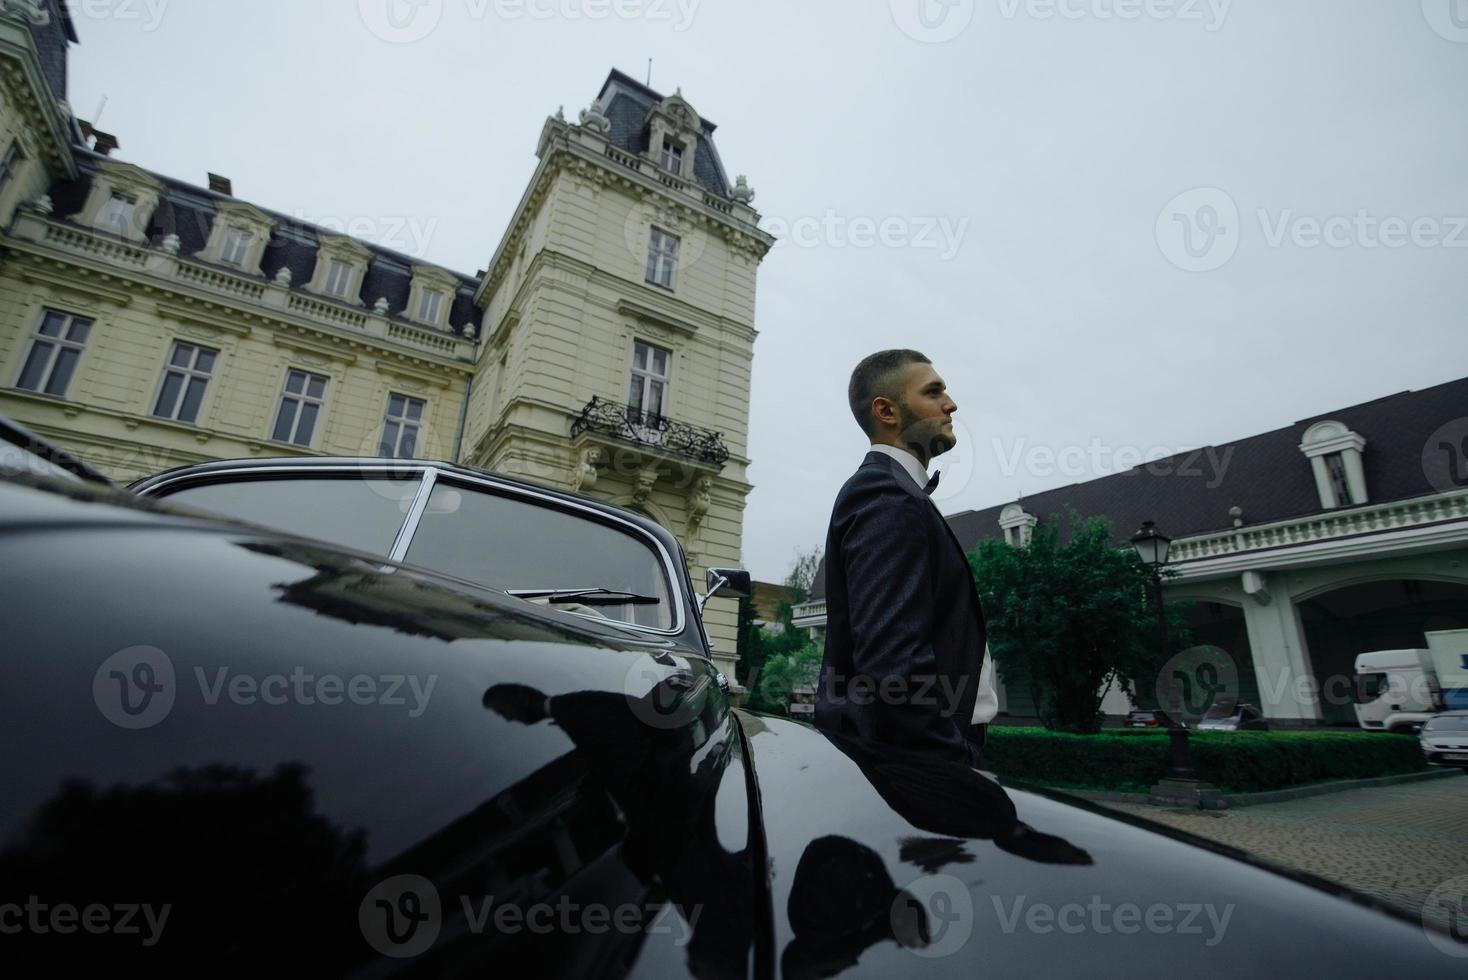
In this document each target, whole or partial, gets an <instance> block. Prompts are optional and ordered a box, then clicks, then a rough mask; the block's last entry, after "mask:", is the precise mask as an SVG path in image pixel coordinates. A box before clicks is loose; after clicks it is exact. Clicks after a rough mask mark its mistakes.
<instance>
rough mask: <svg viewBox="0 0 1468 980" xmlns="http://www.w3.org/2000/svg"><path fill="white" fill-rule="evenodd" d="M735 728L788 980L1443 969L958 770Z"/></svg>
mask: <svg viewBox="0 0 1468 980" xmlns="http://www.w3.org/2000/svg"><path fill="white" fill-rule="evenodd" d="M738 717H739V718H740V721H741V723H742V725H743V727H744V731H745V733H746V736H747V738H748V742H749V746H750V749H749V751H750V758H751V761H752V767H753V769H754V772H755V776H756V782H757V785H758V788H759V796H760V801H761V807H762V809H763V812H764V826H765V830H766V835H767V837H766V846H767V849H768V861H769V867H770V882H771V889H772V893H771V896H770V899H771V904H772V907H773V911H774V925H775V935H774V943H773V945H774V955H775V957H776V959H777V961H778V965H779V969H780V972H781V975H783V976H785V977H815V976H829V975H834V974H835V973H839V972H842V971H844V970H847V969H851V968H854V967H859V968H860V970H861V972H863V973H870V974H871V975H874V976H921V975H933V976H937V975H943V976H976V975H979V974H980V973H981V972H982V973H984V974H987V975H1026V976H1047V975H1069V974H1073V973H1075V972H1076V970H1077V969H1078V968H1080V967H1081V965H1082V964H1089V966H1088V967H1087V970H1088V971H1096V970H1097V969H1098V968H1099V970H1100V972H1103V973H1108V972H1109V973H1115V972H1118V971H1120V970H1121V969H1122V964H1125V969H1126V972H1128V973H1131V974H1136V975H1147V974H1149V973H1158V974H1160V973H1162V972H1164V971H1168V972H1171V971H1175V970H1177V969H1179V968H1184V969H1187V970H1188V971H1189V972H1191V973H1200V972H1201V974H1202V975H1210V976H1211V975H1223V974H1225V973H1228V974H1230V975H1240V974H1239V973H1238V972H1237V971H1238V970H1239V969H1240V968H1248V967H1254V968H1255V969H1256V971H1257V970H1261V969H1267V970H1268V971H1270V972H1271V973H1285V972H1287V971H1290V970H1300V971H1307V970H1308V971H1311V972H1315V971H1320V972H1329V971H1338V972H1339V974H1340V975H1342V976H1359V975H1362V973H1363V970H1365V971H1366V972H1370V971H1369V969H1368V964H1369V962H1370V961H1371V960H1372V959H1373V958H1380V960H1381V962H1380V967H1381V969H1383V970H1385V969H1387V968H1388V965H1390V968H1391V969H1393V970H1397V971H1401V970H1403V969H1408V970H1410V969H1413V968H1417V969H1421V970H1424V971H1425V970H1429V969H1434V968H1436V969H1441V967H1442V965H1443V963H1442V960H1441V955H1442V954H1441V953H1439V952H1437V951H1436V950H1435V949H1434V948H1433V947H1432V946H1431V945H1430V943H1429V941H1428V939H1427V938H1426V937H1425V936H1424V934H1423V932H1422V929H1421V927H1420V926H1414V925H1411V924H1408V923H1406V922H1404V921H1402V920H1400V919H1398V918H1395V917H1393V916H1391V915H1387V914H1383V912H1382V910H1381V909H1380V908H1379V907H1375V903H1373V902H1372V901H1371V900H1370V899H1367V898H1365V897H1362V896H1358V895H1354V894H1351V893H1349V892H1346V891H1345V890H1343V889H1339V888H1333V887H1331V886H1329V885H1327V884H1325V883H1324V882H1319V881H1316V880H1308V881H1307V880H1302V878H1300V877H1290V876H1286V875H1285V874H1282V873H1276V872H1274V871H1271V870H1265V869H1263V868H1261V867H1259V866H1256V864H1254V863H1252V862H1251V860H1250V859H1249V858H1248V857H1247V856H1245V855H1242V854H1240V853H1238V852H1233V851H1231V850H1228V849H1226V848H1221V847H1218V846H1216V845H1209V844H1207V843H1205V842H1203V841H1201V840H1199V839H1196V838H1191V837H1189V836H1187V835H1183V834H1179V833H1176V832H1171V831H1167V830H1165V829H1164V828H1162V827H1160V826H1158V825H1155V824H1150V823H1148V822H1146V821H1141V820H1135V819H1127V818H1123V817H1120V816H1118V815H1116V814H1115V813H1111V812H1108V811H1104V810H1102V809H1101V808H1098V807H1093V806H1090V805H1087V804H1083V803H1081V802H1080V801H1078V800H1076V799H1074V798H1069V797H1065V796H1063V795H1060V794H1054V795H1049V794H1040V793H1035V792H1024V791H1020V790H1014V789H1006V788H1004V787H1003V786H1001V785H1000V784H999V783H998V782H996V781H994V780H993V779H990V778H988V777H986V776H984V775H982V774H980V773H978V772H976V771H975V770H972V769H969V768H967V767H963V766H960V765H956V764H952V763H947V762H942V761H931V760H927V759H923V758H921V757H915V756H910V755H905V754H900V753H896V752H893V751H891V750H886V749H882V748H879V747H875V746H872V745H870V744H864V743H859V742H855V741H851V740H847V739H844V738H840V737H836V736H831V735H827V734H825V733H822V732H820V731H817V730H815V729H811V728H808V727H806V726H804V725H800V724H797V723H794V722H791V721H787V720H783V719H775V718H769V717H763V716H756V715H750V714H745V713H742V712H741V713H738ZM1408 964H1411V966H1408ZM1245 975H1246V974H1245Z"/></svg>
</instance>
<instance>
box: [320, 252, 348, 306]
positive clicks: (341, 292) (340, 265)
mask: <svg viewBox="0 0 1468 980" xmlns="http://www.w3.org/2000/svg"><path fill="white" fill-rule="evenodd" d="M329 261H330V263H331V264H330V265H329V266H328V267H327V270H326V283H325V286H324V287H323V288H324V289H325V291H326V292H328V293H330V294H331V295H333V296H343V297H344V296H346V295H347V287H348V286H350V285H351V282H352V267H351V266H349V265H347V264H346V263H345V262H343V261H342V260H341V259H331V260H329Z"/></svg>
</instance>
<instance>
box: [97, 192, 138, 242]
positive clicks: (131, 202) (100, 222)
mask: <svg viewBox="0 0 1468 980" xmlns="http://www.w3.org/2000/svg"><path fill="white" fill-rule="evenodd" d="M137 212H138V199H137V198H136V197H134V196H133V195H131V194H120V193H118V192H117V191H113V192H112V194H111V195H109V196H108V198H107V200H106V201H104V202H103V203H102V210H101V211H99V212H98V213H97V227H98V228H100V229H102V230H103V231H110V232H112V233H113V234H114V235H121V236H123V237H124V238H126V237H128V233H129V232H130V231H131V230H132V227H133V219H134V218H135V217H136V216H137Z"/></svg>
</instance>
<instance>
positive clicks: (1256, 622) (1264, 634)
mask: <svg viewBox="0 0 1468 980" xmlns="http://www.w3.org/2000/svg"><path fill="white" fill-rule="evenodd" d="M1262 578H1263V579H1264V582H1265V583H1267V582H1268V579H1269V576H1268V575H1262ZM1266 594H1269V595H1270V596H1271V599H1272V601H1269V602H1267V603H1264V602H1259V601H1258V600H1256V599H1253V598H1250V599H1245V600H1244V625H1245V627H1246V628H1247V629H1248V631H1249V649H1250V651H1251V653H1252V655H1253V660H1254V677H1255V679H1256V680H1257V681H1258V684H1259V700H1260V701H1262V702H1263V703H1262V704H1260V706H1259V707H1260V708H1261V709H1263V711H1264V716H1265V717H1266V718H1279V719H1281V720H1286V719H1288V720H1294V721H1320V720H1321V714H1320V704H1319V688H1318V687H1317V685H1316V683H1315V672H1314V670H1313V669H1312V668H1311V666H1310V651H1309V648H1308V647H1307V646H1306V643H1305V628H1304V625H1303V624H1302V623H1301V622H1300V615H1299V612H1298V611H1297V610H1296V609H1295V604H1294V602H1293V601H1292V600H1291V599H1290V596H1289V594H1288V593H1287V592H1286V591H1285V590H1283V589H1278V590H1270V591H1269V592H1267V593H1266Z"/></svg>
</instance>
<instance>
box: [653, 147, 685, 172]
mask: <svg viewBox="0 0 1468 980" xmlns="http://www.w3.org/2000/svg"><path fill="white" fill-rule="evenodd" d="M658 166H660V167H662V168H663V169H664V170H666V171H667V172H668V173H670V174H676V175H678V176H682V174H683V145H682V144H681V143H678V142H677V141H676V140H671V139H664V140H663V152H662V156H661V157H660V158H659V159H658Z"/></svg>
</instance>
